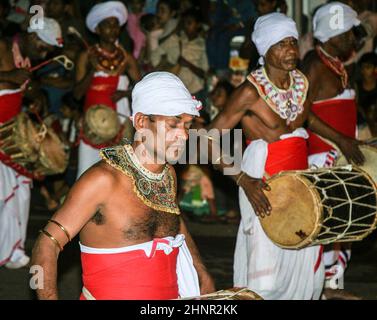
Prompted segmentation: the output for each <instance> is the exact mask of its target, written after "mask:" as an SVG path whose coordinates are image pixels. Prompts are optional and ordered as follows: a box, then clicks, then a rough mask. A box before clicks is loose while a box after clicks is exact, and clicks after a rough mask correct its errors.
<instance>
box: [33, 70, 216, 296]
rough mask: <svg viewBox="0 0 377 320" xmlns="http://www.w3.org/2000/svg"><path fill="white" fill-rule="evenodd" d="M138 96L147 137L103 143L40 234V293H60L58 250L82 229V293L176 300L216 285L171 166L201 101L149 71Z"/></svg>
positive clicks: (140, 125)
mask: <svg viewBox="0 0 377 320" xmlns="http://www.w3.org/2000/svg"><path fill="white" fill-rule="evenodd" d="M132 98H133V105H132V106H133V122H134V126H135V128H136V130H137V134H140V135H141V136H142V137H140V139H135V141H134V142H133V143H132V144H126V145H123V146H118V147H113V148H106V149H103V150H102V151H101V155H102V158H103V161H101V162H99V163H98V164H96V165H95V166H93V167H92V168H90V169H89V170H88V171H87V172H86V173H85V174H84V175H83V176H82V177H81V178H80V179H79V180H78V182H77V183H76V185H75V186H74V187H73V188H72V190H71V192H70V193H69V195H68V197H67V199H66V201H65V203H64V205H63V207H62V208H61V209H60V210H59V211H58V212H57V213H56V214H55V215H54V216H53V218H52V220H51V221H50V223H48V225H47V226H46V228H45V229H44V231H42V234H41V236H40V237H39V239H38V240H37V243H36V245H35V248H34V251H33V264H35V265H40V266H42V267H43V270H44V289H40V290H38V291H37V292H38V296H39V298H40V299H56V298H58V294H57V287H56V286H57V285H56V277H57V259H58V256H59V252H60V251H61V250H62V248H63V247H64V245H65V244H66V243H67V242H68V241H69V240H70V239H71V238H73V237H75V236H76V235H77V234H78V233H80V247H81V260H82V267H83V283H84V288H83V294H82V296H81V299H147V300H148V299H175V298H178V296H180V297H188V296H196V295H198V294H200V292H199V284H200V288H201V293H209V292H213V291H214V287H213V282H212V279H211V277H210V276H209V274H208V273H207V271H206V269H205V268H204V266H203V264H202V263H201V261H200V257H199V254H198V251H197V249H196V247H195V245H194V243H193V241H192V239H191V237H190V235H189V233H188V232H187V229H186V227H185V225H184V223H183V220H182V218H181V217H180V216H179V208H178V206H177V202H176V200H177V199H176V175H175V172H174V169H173V168H172V166H170V165H169V164H167V161H169V162H170V161H174V160H176V159H178V158H179V157H180V155H181V153H182V147H184V145H185V142H186V140H187V138H188V130H189V128H190V126H191V124H192V121H193V119H194V117H195V116H198V115H199V112H198V110H199V106H200V103H198V101H196V100H194V99H193V98H192V97H191V95H190V93H189V92H188V90H187V89H186V88H185V87H184V85H183V83H182V82H181V81H180V80H179V79H178V78H177V77H176V76H174V75H172V74H170V73H166V72H161V73H152V74H150V75H148V76H146V77H145V78H144V79H143V80H142V81H140V82H139V83H138V84H137V85H136V86H135V89H134V91H133V93H132ZM163 141H165V143H166V145H164V144H159V143H161V142H163ZM157 142H159V143H157ZM185 237H186V242H187V245H186V242H185ZM188 248H189V249H188ZM190 252H191V254H190ZM191 255H192V257H191ZM198 280H199V281H198Z"/></svg>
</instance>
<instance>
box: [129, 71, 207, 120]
mask: <svg viewBox="0 0 377 320" xmlns="http://www.w3.org/2000/svg"><path fill="white" fill-rule="evenodd" d="M201 108H202V104H201V102H200V101H198V100H196V99H194V98H193V97H192V95H191V94H190V92H189V91H188V90H187V88H186V87H185V85H184V84H183V82H182V80H181V79H179V78H178V77H177V76H175V75H174V74H172V73H169V72H153V73H150V74H148V75H147V76H145V77H144V78H143V79H142V80H141V81H140V82H138V83H137V84H136V86H135V88H134V90H133V91H132V116H133V117H134V116H135V115H136V114H137V113H142V114H146V115H161V116H179V115H182V114H184V113H186V114H189V115H193V116H197V117H198V116H199V115H200V114H199V110H201Z"/></svg>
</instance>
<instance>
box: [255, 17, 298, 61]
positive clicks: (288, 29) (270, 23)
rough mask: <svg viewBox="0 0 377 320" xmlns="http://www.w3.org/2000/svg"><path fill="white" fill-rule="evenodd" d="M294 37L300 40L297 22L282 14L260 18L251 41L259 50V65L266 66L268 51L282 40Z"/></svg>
mask: <svg viewBox="0 0 377 320" xmlns="http://www.w3.org/2000/svg"><path fill="white" fill-rule="evenodd" d="M289 37H293V38H295V39H298V30H297V26H296V22H294V21H293V20H292V19H291V18H289V17H287V16H286V15H284V14H282V13H270V14H266V15H264V16H261V17H260V18H258V20H257V21H256V23H255V26H254V31H253V34H252V37H251V39H252V40H253V42H254V43H255V46H256V47H257V49H258V52H259V55H260V56H261V58H260V59H259V64H261V65H263V64H264V58H263V57H264V56H265V55H266V53H267V52H268V50H269V49H270V48H271V47H272V46H273V45H275V44H277V43H278V42H280V41H281V40H284V39H285V38H289Z"/></svg>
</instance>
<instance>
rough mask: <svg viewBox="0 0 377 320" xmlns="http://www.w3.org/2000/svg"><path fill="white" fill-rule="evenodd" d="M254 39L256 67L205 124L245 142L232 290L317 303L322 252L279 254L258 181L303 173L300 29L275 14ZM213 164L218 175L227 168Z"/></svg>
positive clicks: (304, 84)
mask: <svg viewBox="0 0 377 320" xmlns="http://www.w3.org/2000/svg"><path fill="white" fill-rule="evenodd" d="M252 40H253V41H254V43H255V45H256V47H257V49H258V52H259V54H260V59H259V63H260V67H259V68H258V69H256V70H255V71H253V72H251V74H250V75H249V76H248V77H247V80H246V81H245V82H244V83H243V84H242V85H241V86H240V87H238V88H237V89H236V91H235V92H234V93H233V95H232V97H231V99H230V100H229V102H228V104H227V106H226V107H225V109H224V110H223V111H222V112H221V113H220V114H219V115H218V116H217V118H216V119H215V120H214V121H213V123H212V124H211V125H210V129H218V130H222V129H232V128H234V127H235V126H236V125H237V124H238V123H241V124H242V129H243V132H244V134H245V135H246V139H247V144H248V147H247V149H246V150H245V152H244V153H243V160H242V164H241V168H240V170H239V172H238V174H236V175H234V176H232V178H233V179H234V181H235V182H236V183H237V185H238V186H239V187H240V190H239V201H240V209H241V223H240V227H239V231H238V236H237V244H236V250H235V257H234V268H233V270H234V286H235V287H248V288H249V289H251V290H252V291H254V292H256V293H258V294H259V295H260V296H262V297H263V298H264V299H268V300H293V299H301V300H304V299H305V300H306V299H308V300H310V299H318V298H319V297H320V294H321V291H322V287H323V282H324V280H323V279H324V269H323V264H322V263H321V262H322V253H321V248H320V247H319V246H313V247H309V248H304V249H301V250H284V249H282V248H280V247H278V246H276V245H275V244H274V243H273V242H272V241H271V240H270V239H269V238H268V237H267V235H266V234H265V232H264V230H263V228H262V226H261V223H260V220H259V219H263V218H264V217H265V216H266V215H268V214H270V213H271V210H272V209H273V208H271V205H270V203H269V201H268V199H267V198H266V194H265V193H264V192H265V191H268V190H269V187H268V185H266V183H265V182H264V180H263V178H264V177H269V176H273V175H275V174H278V173H280V172H282V171H287V170H305V169H307V168H308V161H307V158H308V154H307V143H306V139H307V137H308V134H307V132H306V130H305V129H303V128H302V127H303V125H304V123H305V120H306V118H307V116H308V113H309V107H310V102H309V101H308V99H307V92H308V86H309V85H308V81H307V79H306V77H305V76H304V75H303V74H302V73H301V72H300V71H298V70H297V62H298V58H299V52H298V44H297V42H298V41H297V40H298V30H297V27H296V24H295V22H294V21H293V20H292V19H291V18H289V17H287V16H285V15H283V14H281V13H272V14H268V15H264V16H261V17H260V18H259V19H258V20H257V21H256V24H255V29H254V32H253V34H252ZM227 158H228V157H227V156H225V155H224V159H227ZM218 160H220V159H218ZM218 160H217V161H215V162H217V166H218V167H219V168H220V169H225V168H226V167H227V166H229V165H227V164H226V163H225V162H224V161H222V160H221V161H218ZM228 160H229V159H228ZM218 162H220V163H218ZM227 162H228V161H227ZM282 196H283V195H282ZM284 196H285V197H288V198H287V201H286V203H289V204H290V203H293V201H294V198H293V197H294V196H293V195H289V193H288V192H287V193H286V194H285V195H284ZM291 198H292V199H291ZM288 209H289V210H293V209H291V208H288ZM288 209H287V210H288Z"/></svg>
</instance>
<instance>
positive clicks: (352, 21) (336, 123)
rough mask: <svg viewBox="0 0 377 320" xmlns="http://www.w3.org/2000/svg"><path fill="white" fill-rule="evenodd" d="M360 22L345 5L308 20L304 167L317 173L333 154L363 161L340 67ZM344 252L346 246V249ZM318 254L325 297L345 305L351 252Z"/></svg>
mask: <svg viewBox="0 0 377 320" xmlns="http://www.w3.org/2000/svg"><path fill="white" fill-rule="evenodd" d="M359 25H360V20H359V19H358V17H357V13H356V11H354V10H353V9H352V8H351V7H349V6H348V5H345V4H344V3H341V2H331V3H329V4H326V5H324V6H322V7H320V8H319V9H318V10H317V12H316V14H315V16H314V19H313V34H314V37H315V38H316V39H317V40H318V43H317V46H316V48H315V50H313V51H312V52H310V53H308V54H307V57H306V58H305V60H304V63H303V65H304V72H305V74H306V75H307V77H308V78H309V79H310V90H309V95H310V96H311V98H312V100H313V104H312V107H311V116H310V118H309V124H310V126H309V127H310V129H311V130H312V131H314V132H315V133H314V132H310V136H309V139H308V146H309V164H310V165H312V166H315V167H317V168H322V167H333V166H335V165H336V162H337V159H338V157H339V156H340V154H339V151H341V153H343V154H344V155H345V156H346V158H347V159H349V160H352V162H353V163H355V164H358V165H360V164H362V163H363V161H364V157H363V155H362V153H361V152H360V150H359V148H358V144H359V142H358V141H357V140H355V139H356V138H357V136H356V135H357V109H358V107H357V104H356V94H355V90H354V89H353V88H352V86H351V84H350V81H349V78H350V77H349V74H348V71H347V69H346V67H345V61H347V60H349V59H350V57H351V56H352V55H353V53H355V47H356V41H355V35H354V32H353V30H354V27H357V26H359ZM323 125H327V127H330V128H331V129H332V130H333V131H334V134H333V135H332V136H333V138H332V139H331V140H332V142H333V143H329V142H328V141H326V140H324V139H323V137H324V136H323V135H322V134H320V131H321V130H322V129H321V127H323ZM348 247H349V246H348ZM327 249H328V250H326V252H325V254H324V262H325V266H326V285H325V287H326V289H325V291H324V294H325V296H327V297H328V298H331V297H335V298H340V299H343V298H345V299H351V298H353V297H352V296H351V295H349V294H348V293H346V292H345V291H344V290H333V289H343V288H341V287H339V285H338V284H341V283H343V282H342V279H343V275H344V271H345V269H346V268H347V264H348V262H349V260H350V256H351V252H350V250H348V249H349V248H348V249H347V248H346V247H345V246H344V245H340V244H335V245H334V246H333V250H329V249H330V247H329V248H327Z"/></svg>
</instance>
